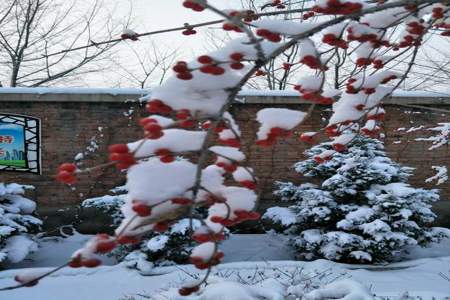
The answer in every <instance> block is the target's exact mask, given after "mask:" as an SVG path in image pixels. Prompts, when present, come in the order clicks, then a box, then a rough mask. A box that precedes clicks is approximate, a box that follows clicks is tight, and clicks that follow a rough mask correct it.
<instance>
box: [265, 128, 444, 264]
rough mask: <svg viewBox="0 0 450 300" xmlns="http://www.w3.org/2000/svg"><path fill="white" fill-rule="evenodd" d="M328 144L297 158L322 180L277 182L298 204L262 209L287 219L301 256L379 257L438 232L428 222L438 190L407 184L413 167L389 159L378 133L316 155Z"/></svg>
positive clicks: (302, 169) (393, 255)
mask: <svg viewBox="0 0 450 300" xmlns="http://www.w3.org/2000/svg"><path fill="white" fill-rule="evenodd" d="M331 149H332V145H331V144H330V143H322V144H319V145H317V146H315V147H312V148H311V149H310V150H308V151H307V152H306V155H307V157H308V159H307V160H305V161H302V162H299V163H297V164H296V165H295V170H296V171H297V172H299V173H302V174H304V175H305V176H308V177H314V178H316V179H318V180H320V181H321V182H322V183H321V185H319V186H317V185H313V184H303V185H300V186H296V185H294V184H292V183H289V182H287V183H286V182H278V183H277V186H278V189H277V190H276V192H275V194H276V195H278V196H280V197H281V198H282V199H283V200H287V201H295V204H294V205H292V206H290V207H288V208H281V207H275V208H270V209H269V210H268V211H267V213H266V214H265V216H264V217H265V218H268V219H272V220H273V221H274V222H276V223H279V224H281V225H283V226H285V228H286V227H287V229H286V230H285V233H286V234H288V235H289V236H290V239H289V240H290V242H291V243H292V245H293V246H294V247H295V249H296V250H297V251H298V255H299V257H300V258H303V259H314V258H326V259H330V260H334V261H341V262H351V263H355V262H356V263H367V262H370V263H382V262H388V261H395V260H398V259H400V258H401V254H402V253H403V252H404V251H406V248H407V246H408V245H415V244H419V245H426V244H427V243H429V242H431V241H438V240H439V239H440V237H442V235H443V234H442V233H440V232H439V230H437V229H433V228H432V227H430V224H431V223H432V222H433V221H434V219H435V217H436V216H435V214H434V213H433V212H432V211H431V210H430V207H431V205H430V204H431V203H432V202H434V201H437V200H439V195H438V193H437V191H436V190H425V189H421V188H413V187H411V186H410V185H408V184H407V180H408V177H409V176H411V174H412V168H407V167H402V166H400V165H398V164H396V163H394V162H393V161H392V160H391V159H389V158H388V157H387V156H386V153H385V151H384V146H383V144H382V143H381V142H380V141H378V140H375V139H371V138H368V137H363V136H359V137H356V138H355V139H354V140H353V141H352V142H351V143H350V144H349V145H348V148H347V150H346V151H343V152H341V153H335V154H334V155H333V156H332V157H330V158H329V160H326V161H325V162H321V158H320V157H318V156H317V155H318V154H320V153H323V151H325V150H331ZM320 162H321V163H320Z"/></svg>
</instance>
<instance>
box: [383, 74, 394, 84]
mask: <svg viewBox="0 0 450 300" xmlns="http://www.w3.org/2000/svg"><path fill="white" fill-rule="evenodd" d="M397 78H398V77H397V75H394V74H393V75H390V76H387V77H386V78H383V80H382V81H381V84H386V83H388V82H389V81H391V80H395V79H397Z"/></svg>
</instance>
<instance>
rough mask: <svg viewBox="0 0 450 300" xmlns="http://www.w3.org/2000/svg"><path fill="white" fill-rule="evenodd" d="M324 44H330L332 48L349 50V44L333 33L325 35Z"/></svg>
mask: <svg viewBox="0 0 450 300" xmlns="http://www.w3.org/2000/svg"><path fill="white" fill-rule="evenodd" d="M322 42H324V43H325V44H328V45H330V46H334V47H338V48H341V49H347V48H348V44H347V42H346V41H344V40H343V39H341V38H338V37H337V36H336V35H334V34H332V33H328V34H325V35H324V36H323V38H322Z"/></svg>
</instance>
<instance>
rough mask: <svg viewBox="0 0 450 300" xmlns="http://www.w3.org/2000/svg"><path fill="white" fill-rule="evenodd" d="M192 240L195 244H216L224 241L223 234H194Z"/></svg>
mask: <svg viewBox="0 0 450 300" xmlns="http://www.w3.org/2000/svg"><path fill="white" fill-rule="evenodd" d="M192 239H193V240H194V241H196V242H197V243H200V244H201V243H206V242H218V241H223V240H224V239H225V235H224V234H223V232H219V233H194V234H193V235H192Z"/></svg>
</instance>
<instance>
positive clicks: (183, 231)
mask: <svg viewBox="0 0 450 300" xmlns="http://www.w3.org/2000/svg"><path fill="white" fill-rule="evenodd" d="M113 192H117V193H119V194H116V195H105V196H102V197H96V198H91V199H86V200H85V201H83V203H82V205H83V207H95V208H97V209H100V210H102V211H105V212H107V213H108V214H110V215H111V216H112V217H113V224H111V226H112V227H113V228H116V227H117V226H118V225H119V224H120V222H122V219H123V214H122V212H121V207H122V205H123V203H124V201H125V197H126V194H123V192H126V190H125V189H124V188H116V189H114V190H113ZM120 193H122V194H120ZM198 227H200V222H199V221H197V220H193V222H192V230H195V229H197V228H198ZM193 245H194V243H193V242H192V239H191V223H190V220H189V219H181V220H179V221H177V222H176V223H174V224H173V225H172V226H171V227H170V229H168V230H167V231H166V232H164V233H158V232H150V233H147V234H146V235H144V236H143V237H142V238H141V240H140V241H139V242H137V243H135V244H131V245H130V244H126V245H121V246H120V247H118V248H116V249H115V250H114V251H112V252H111V255H113V256H115V257H116V258H117V259H118V260H119V261H123V262H125V264H126V265H127V266H128V267H130V268H136V269H138V270H140V271H141V272H144V273H145V272H146V271H150V270H151V269H152V268H153V266H155V265H157V266H160V265H170V264H174V263H177V264H183V263H187V262H188V259H189V254H190V252H191V250H192V248H193Z"/></svg>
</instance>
